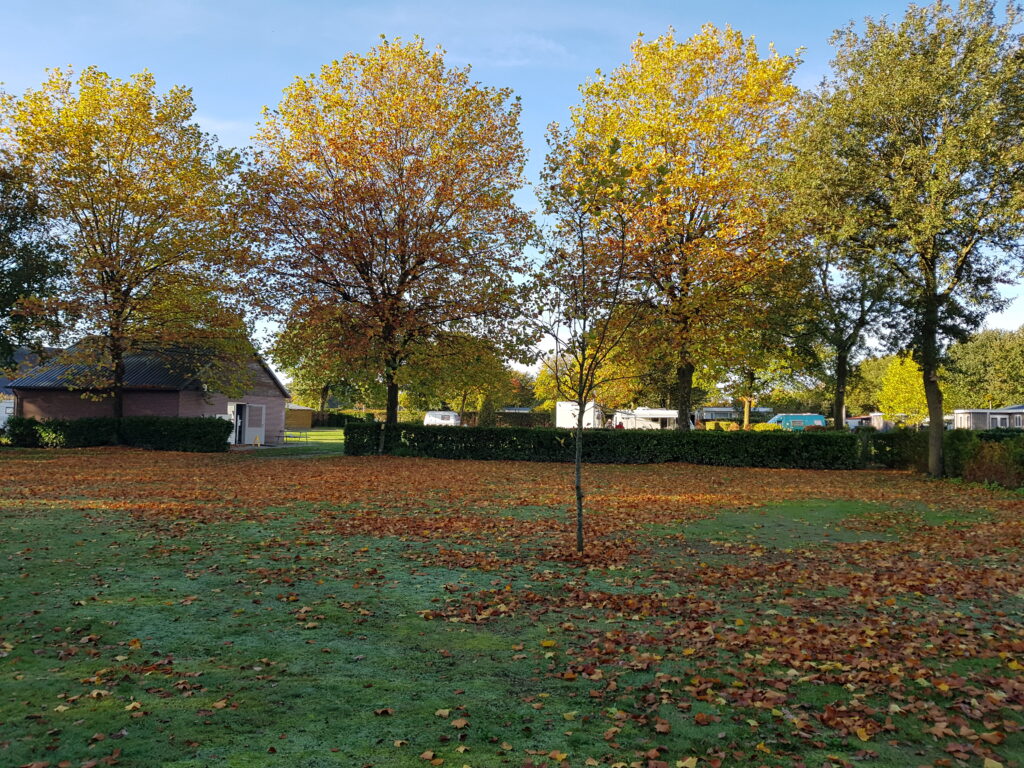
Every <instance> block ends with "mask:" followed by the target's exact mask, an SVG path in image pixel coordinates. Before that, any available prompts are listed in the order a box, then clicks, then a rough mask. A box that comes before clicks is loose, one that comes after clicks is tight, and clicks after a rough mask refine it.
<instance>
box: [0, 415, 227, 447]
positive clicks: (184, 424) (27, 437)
mask: <svg viewBox="0 0 1024 768" xmlns="http://www.w3.org/2000/svg"><path fill="white" fill-rule="evenodd" d="M231 430H232V424H231V422H230V421H227V420H225V419H218V418H213V417H204V418H192V419H182V418H176V417H167V416H128V417H126V418H123V419H114V418H93V419H50V420H47V421H36V420H35V419H25V418H21V417H12V418H10V419H8V421H7V426H6V429H5V434H6V435H7V438H8V440H10V442H11V444H12V445H14V446H17V447H21V448H88V447H92V446H100V445H118V444H120V445H131V446H136V447H139V448H151V449H153V450H160V451H190V452H194V453H215V452H218V451H226V450H227V449H228V442H227V440H228V435H230V434H231Z"/></svg>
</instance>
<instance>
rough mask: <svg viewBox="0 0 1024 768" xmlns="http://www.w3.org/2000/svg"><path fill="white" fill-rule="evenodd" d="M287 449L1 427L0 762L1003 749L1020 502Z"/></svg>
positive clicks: (351, 760)
mask: <svg viewBox="0 0 1024 768" xmlns="http://www.w3.org/2000/svg"><path fill="white" fill-rule="evenodd" d="M289 450H291V449H289ZM290 455H293V454H285V453H283V452H282V455H281V456H277V455H274V454H269V453H268V452H252V453H248V454H225V455H212V456H210V455H186V454H174V453H155V452H154V453H151V452H144V451H140V450H133V449H88V450H82V451H29V450H21V451H19V450H13V449H4V450H0V475H2V476H3V477H4V480H5V485H4V491H3V492H2V493H0V526H2V529H0V530H2V534H0V549H2V552H0V558H2V562H3V563H4V568H3V570H2V572H0V587H2V588H0V684H2V687H0V690H2V691H3V696H0V765H3V766H23V765H31V766H37V767H38V766H44V765H48V766H51V768H54V767H56V766H69V767H71V768H81V767H82V766H86V767H87V768H90V767H92V766H104V765H120V766H175V767H176V768H186V767H187V768H200V767H201V766H202V767H205V766H239V767H241V766H282V767H283V768H284V767H287V768H293V767H297V766H298V767H305V766H310V767H312V766H364V765H373V766H389V767H390V766H396V767H399V768H400V767H401V766H414V767H416V768H427V767H428V766H432V765H434V766H439V765H443V766H449V767H450V766H454V767H455V768H461V766H467V765H468V766H472V767H473V768H481V767H482V766H514V767H515V768H519V767H520V766H531V765H532V766H542V765H547V766H573V767H574V768H575V766H594V765H599V766H600V765H608V766H612V765H618V766H641V767H642V768H661V767H662V766H668V767H669V768H672V767H674V766H683V767H684V768H692V767H693V766H699V767H700V768H703V767H704V766H760V765H766V766H799V765H806V766H814V768H818V767H819V766H855V765H856V766H860V765H865V766H883V767H885V768H895V767H897V766H899V767H900V768H903V767H905V766H925V765H928V766H957V765H967V766H979V767H981V766H986V767H987V768H993V766H997V765H1002V766H1006V767H1007V768H1009V766H1024V733H1022V732H1021V729H1022V727H1024V715H1022V706H1024V678H1022V676H1021V669H1022V665H1024V622H1022V609H1024V565H1022V562H1021V559H1020V554H1021V547H1022V537H1024V518H1022V514H1021V513H1022V507H1024V502H1022V497H1021V496H1020V495H1017V494H1013V493H1010V492H1005V491H991V490H986V489H984V488H978V487H970V486H963V485H954V484H952V483H946V482H931V481H927V480H924V479H920V478H917V477H914V476H911V475H908V474H904V473H895V472H809V471H795V470H753V469H746V470H745V469H731V468H710V467H694V466H687V465H662V466H646V467H645V466H604V467H591V468H588V469H587V478H588V483H589V485H590V487H591V488H592V494H591V496H590V498H589V499H588V503H589V505H590V509H591V512H590V513H589V516H588V536H589V539H590V544H589V549H588V552H587V553H586V555H585V556H584V557H582V558H580V557H576V556H575V555H574V554H573V553H572V550H571V546H572V544H571V542H572V532H571V521H570V514H569V512H568V508H569V505H570V504H571V501H572V495H571V485H570V483H571V471H570V468H569V467H568V466H560V465H551V464H536V465H535V464H527V463H500V462H446V461H439V460H426V459H400V458H388V457H385V458H377V457H367V458H352V457H343V456H330V455H327V456H322V457H317V456H314V455H309V454H305V455H302V456H300V457H297V458H295V459H294V460H293V459H290V458H288V456H290ZM986 761H987V762H986Z"/></svg>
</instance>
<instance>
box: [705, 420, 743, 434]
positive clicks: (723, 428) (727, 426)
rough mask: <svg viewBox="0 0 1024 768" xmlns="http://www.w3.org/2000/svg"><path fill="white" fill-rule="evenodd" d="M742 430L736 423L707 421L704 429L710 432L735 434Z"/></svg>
mask: <svg viewBox="0 0 1024 768" xmlns="http://www.w3.org/2000/svg"><path fill="white" fill-rule="evenodd" d="M739 428H740V425H739V423H737V422H735V421H705V422H704V429H705V430H706V431H708V432H733V431H735V430H737V429H739Z"/></svg>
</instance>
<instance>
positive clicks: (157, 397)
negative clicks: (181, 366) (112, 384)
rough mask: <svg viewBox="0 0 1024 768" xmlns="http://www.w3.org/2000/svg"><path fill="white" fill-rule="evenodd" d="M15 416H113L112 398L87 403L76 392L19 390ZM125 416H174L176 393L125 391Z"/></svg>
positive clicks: (175, 414)
mask: <svg viewBox="0 0 1024 768" xmlns="http://www.w3.org/2000/svg"><path fill="white" fill-rule="evenodd" d="M18 414H19V415H20V416H26V417H30V418H35V419H86V418H93V417H102V416H113V415H114V401H113V398H109V397H106V398H103V399H102V400H90V399H87V398H84V397H82V396H81V395H80V394H79V393H77V392H68V391H66V390H52V389H23V390H20V391H19V392H18ZM124 415H125V416H177V415H178V393H177V392H125V393H124Z"/></svg>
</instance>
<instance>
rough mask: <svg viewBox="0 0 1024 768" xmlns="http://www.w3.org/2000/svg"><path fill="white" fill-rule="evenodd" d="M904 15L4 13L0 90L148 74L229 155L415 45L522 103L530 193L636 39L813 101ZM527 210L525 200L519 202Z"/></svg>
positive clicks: (601, 9) (280, 2)
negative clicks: (400, 48)
mask: <svg viewBox="0 0 1024 768" xmlns="http://www.w3.org/2000/svg"><path fill="white" fill-rule="evenodd" d="M904 8H905V3H904V2H901V1H894V0H864V1H862V2H834V1H831V0H818V2H813V0H797V1H794V2H787V1H785V0H775V2H769V1H766V0H761V1H760V2H758V1H756V0H718V2H714V3H708V2H695V1H693V0H676V1H675V2H671V1H669V0H661V1H648V2H644V1H643V0H634V2H633V3H632V4H628V3H625V2H599V1H597V0H592V1H591V2H558V0H549V2H538V1H536V0H523V1H518V0H508V1H506V2H502V3H492V2H485V1H481V2H451V1H447V2H445V1H438V2H420V3H417V2H387V1H383V0H382V1H380V2H363V1H360V2H351V1H349V0H335V1H334V2H330V1H329V0H292V1H291V2H287V1H286V0H262V1H261V0H247V1H244V2H240V1H239V0H205V2H204V1H203V0H92V1H91V2H81V0H79V1H78V2H68V1H67V0H51V1H50V2H47V3H45V4H37V3H29V2H25V1H24V0H22V1H21V2H17V1H16V0H7V2H6V3H4V7H3V11H2V13H0V19H2V22H3V27H4V34H3V38H4V44H3V45H2V46H0V83H2V87H3V89H4V90H6V91H8V92H11V93H20V92H22V91H24V90H25V89H26V88H30V87H35V86H37V85H38V84H39V83H40V82H41V80H42V79H43V77H44V74H45V73H44V70H45V69H46V68H48V67H64V66H72V67H74V68H75V69H76V70H80V69H82V68H84V67H85V66H88V65H96V66H98V67H100V68H101V69H103V70H104V71H106V72H109V73H110V74H111V75H114V76H117V77H127V76H128V75H130V74H132V73H134V72H138V71H140V70H142V69H149V70H150V71H151V72H153V73H154V74H155V75H156V77H157V82H158V84H159V87H160V88H161V89H162V90H165V89H166V88H169V87H170V86H171V85H175V84H181V85H186V86H189V87H191V88H192V90H193V96H194V98H195V102H196V106H197V118H198V119H199V121H200V122H201V123H202V124H203V125H204V127H205V128H206V129H207V130H209V131H211V132H213V133H215V134H216V135H217V136H218V137H219V138H220V140H221V141H222V143H224V144H228V145H233V146H241V145H244V144H246V143H248V139H249V136H250V135H251V134H252V132H253V126H254V124H255V122H256V121H257V120H258V118H259V114H260V110H261V109H262V107H263V106H273V105H276V104H277V102H278V101H279V100H280V95H281V90H282V89H283V88H284V87H285V86H286V85H287V84H288V83H289V81H290V80H291V79H292V78H293V77H295V76H296V75H308V74H309V73H311V72H314V71H316V70H318V69H319V68H320V66H321V65H322V64H324V63H326V62H328V61H330V60H332V59H336V58H340V57H341V56H343V55H344V54H345V53H347V52H349V51H366V50H368V49H369V48H371V47H373V46H374V45H376V44H377V42H379V39H380V35H382V34H383V35H387V36H388V37H405V38H409V37H412V36H413V35H417V34H418V35H420V36H421V37H423V38H424V39H425V41H426V42H427V44H428V45H430V46H436V45H440V46H441V47H443V48H444V49H445V50H446V51H447V52H448V58H447V60H448V62H449V63H450V64H458V65H464V64H469V65H472V68H473V76H474V79H476V80H479V81H481V82H482V83H484V84H486V85H492V86H508V87H511V88H512V89H513V90H514V91H515V92H516V93H517V94H518V95H519V96H520V97H521V98H522V103H523V124H522V127H523V134H524V138H525V141H526V144H527V146H528V147H529V148H530V177H531V180H533V179H534V178H535V174H536V170H537V169H538V168H539V164H540V162H541V160H542V158H543V154H544V147H545V144H544V131H545V128H546V126H547V124H548V123H550V122H551V121H553V120H558V121H564V120H565V118H566V116H567V112H568V108H569V106H570V105H571V104H573V103H575V101H576V99H577V95H578V94H577V87H578V85H579V84H580V83H581V82H583V81H585V80H586V79H587V78H588V77H590V76H591V75H592V74H593V73H594V70H595V69H598V68H602V69H605V70H608V69H611V68H613V67H615V66H616V65H618V64H619V63H621V62H622V61H624V60H625V59H626V58H627V57H628V55H629V44H630V43H631V42H632V40H633V39H634V38H635V37H636V35H637V33H639V32H643V33H644V34H646V35H648V36H657V35H659V34H661V33H663V32H665V31H666V30H667V29H668V28H669V27H670V26H671V27H674V28H675V30H676V34H677V36H678V37H681V38H685V37H688V36H689V35H690V34H692V33H693V32H695V31H696V30H697V29H699V27H700V26H701V25H702V24H704V23H706V22H712V23H714V24H717V25H720V26H721V25H726V24H729V25H731V26H733V27H735V28H737V29H740V30H742V31H743V32H744V33H745V34H747V35H753V36H754V37H755V38H756V39H757V40H758V41H759V43H760V44H762V45H763V46H765V47H767V45H768V44H769V43H774V44H775V47H776V48H777V49H778V50H779V51H780V52H781V53H786V54H791V53H794V52H795V51H797V49H803V52H802V58H803V60H804V63H803V65H802V66H801V68H800V70H799V73H798V75H797V84H798V85H800V86H802V87H812V86H814V85H815V84H816V83H818V82H819V81H820V80H821V78H822V77H823V76H824V74H825V73H826V71H827V67H828V61H829V58H830V56H831V49H830V47H829V45H828V38H829V37H830V35H831V33H832V31H833V30H834V29H836V28H837V27H841V26H844V25H845V24H847V23H848V22H849V21H851V20H853V21H860V20H861V19H863V18H864V17H865V16H873V17H879V16H883V15H889V16H891V17H899V16H901V15H902V14H903V11H904ZM531 199H532V197H531V196H529V195H524V197H523V202H524V203H525V204H527V205H531V202H530V201H531ZM1019 293H1021V291H1020V290H1019V289H1017V290H1014V291H1013V292H1012V295H1017V294H1019ZM1022 323H1024V298H1019V299H1017V300H1016V301H1015V302H1014V304H1013V306H1012V307H1011V308H1010V310H1009V311H1008V312H1005V313H1002V314H1001V315H997V316H993V317H991V318H990V319H989V325H990V326H993V327H1012V328H1016V327H1018V326H1020V325H1021V324H1022Z"/></svg>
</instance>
